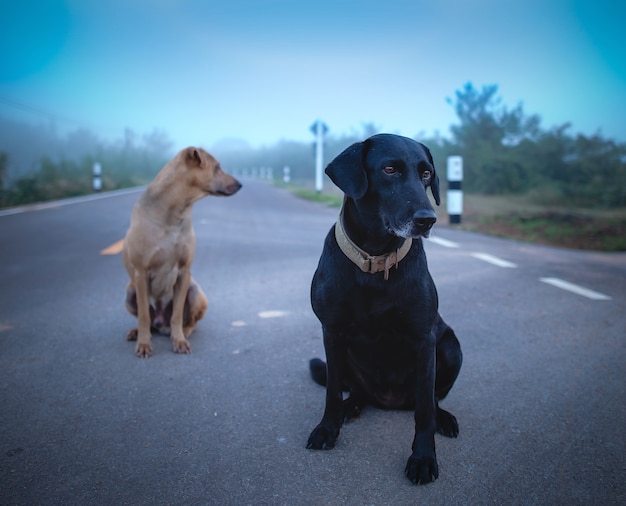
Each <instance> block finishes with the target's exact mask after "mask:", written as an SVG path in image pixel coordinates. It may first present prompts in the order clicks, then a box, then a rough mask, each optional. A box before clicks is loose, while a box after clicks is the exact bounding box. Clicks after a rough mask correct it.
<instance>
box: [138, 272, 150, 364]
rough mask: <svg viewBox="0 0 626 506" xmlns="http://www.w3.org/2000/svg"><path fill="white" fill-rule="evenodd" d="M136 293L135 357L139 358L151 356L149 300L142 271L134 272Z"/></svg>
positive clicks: (144, 274)
mask: <svg viewBox="0 0 626 506" xmlns="http://www.w3.org/2000/svg"><path fill="white" fill-rule="evenodd" d="M135 290H136V291H137V346H136V347H135V355H137V356H138V357H140V358H148V357H151V356H152V334H151V333H150V300H149V298H148V276H147V273H146V272H145V271H143V270H141V271H140V270H137V271H135Z"/></svg>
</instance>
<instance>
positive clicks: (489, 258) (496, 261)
mask: <svg viewBox="0 0 626 506" xmlns="http://www.w3.org/2000/svg"><path fill="white" fill-rule="evenodd" d="M472 256H473V257H474V258H478V259H479V260H482V261H483V262H487V263H489V264H492V265H497V266H498V267H504V268H508V269H513V268H515V267H517V265H515V264H514V263H513V262H509V261H508V260H502V259H501V258H498V257H494V256H493V255H490V254H489V253H472Z"/></svg>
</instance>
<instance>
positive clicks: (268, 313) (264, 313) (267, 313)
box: [258, 310, 287, 318]
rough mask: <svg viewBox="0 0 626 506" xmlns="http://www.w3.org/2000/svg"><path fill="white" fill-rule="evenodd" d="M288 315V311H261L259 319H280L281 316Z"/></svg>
mask: <svg viewBox="0 0 626 506" xmlns="http://www.w3.org/2000/svg"><path fill="white" fill-rule="evenodd" d="M285 315H287V311H281V310H274V311H261V312H260V313H259V315H258V316H259V318H280V317H281V316H285Z"/></svg>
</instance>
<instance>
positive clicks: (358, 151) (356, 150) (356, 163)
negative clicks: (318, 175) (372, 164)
mask: <svg viewBox="0 0 626 506" xmlns="http://www.w3.org/2000/svg"><path fill="white" fill-rule="evenodd" d="M364 149H365V144H364V143H363V142H357V143H355V144H352V145H351V146H349V147H347V148H346V149H344V150H343V151H342V152H341V153H339V154H338V155H337V156H336V157H335V159H334V160H333V161H332V162H330V163H329V164H328V166H327V167H326V174H328V177H329V178H330V179H331V180H332V182H333V183H335V184H336V185H337V186H338V187H339V188H340V189H341V190H342V191H343V192H344V193H345V194H346V195H347V196H348V197H351V198H353V199H359V198H361V197H362V196H363V195H365V192H366V191H367V174H366V173H365V167H363V156H364Z"/></svg>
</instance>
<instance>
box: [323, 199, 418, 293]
mask: <svg viewBox="0 0 626 506" xmlns="http://www.w3.org/2000/svg"><path fill="white" fill-rule="evenodd" d="M335 239H337V244H338V245H339V248H341V251H343V253H344V255H346V256H347V257H348V258H349V259H350V260H352V262H353V263H354V264H356V265H357V267H358V268H359V269H361V270H362V271H363V272H368V273H370V274H376V273H377V272H382V271H384V272H385V281H386V280H388V279H389V269H391V268H392V267H393V266H394V265H395V267H396V269H397V268H398V264H399V263H400V262H401V261H402V259H403V258H404V257H405V256H406V255H407V253H408V252H409V250H410V249H411V244H412V243H413V240H412V239H411V238H408V239H406V240H405V241H404V243H403V244H402V246H400V248H398V249H397V250H395V251H392V252H391V253H386V254H384V255H377V256H373V255H370V254H369V253H367V252H366V251H363V250H362V249H361V248H359V247H358V246H357V245H356V244H354V243H353V242H352V240H351V239H350V238H349V237H348V234H346V231H345V229H344V227H343V209H342V210H341V214H340V215H339V219H338V220H337V223H336V224H335Z"/></svg>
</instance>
